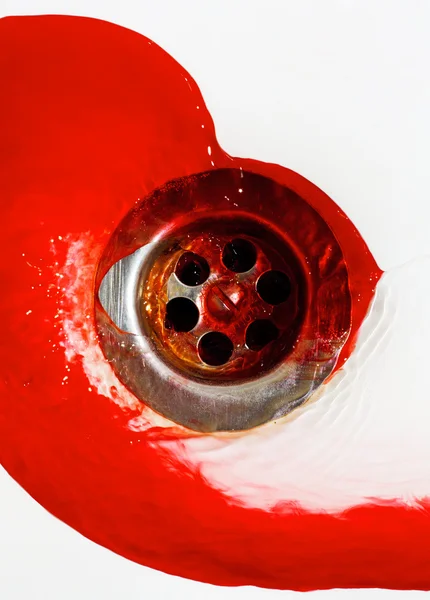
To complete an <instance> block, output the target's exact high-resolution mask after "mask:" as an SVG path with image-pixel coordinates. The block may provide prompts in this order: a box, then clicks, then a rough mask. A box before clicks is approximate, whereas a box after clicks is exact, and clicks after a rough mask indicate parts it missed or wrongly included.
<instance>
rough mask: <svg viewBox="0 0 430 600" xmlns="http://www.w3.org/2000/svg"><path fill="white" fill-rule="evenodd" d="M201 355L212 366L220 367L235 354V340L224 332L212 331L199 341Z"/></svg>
mask: <svg viewBox="0 0 430 600" xmlns="http://www.w3.org/2000/svg"><path fill="white" fill-rule="evenodd" d="M198 352H199V356H200V358H201V359H202V361H203V362H204V363H206V364H207V365H210V366H211V367H219V366H220V365H224V364H225V363H226V362H228V360H229V358H230V357H231V355H232V354H233V342H232V341H231V340H230V338H228V337H227V336H226V335H224V334H223V333H219V332H218V331H211V332H210V333H206V334H205V335H204V336H203V337H202V338H201V340H200V341H199V346H198Z"/></svg>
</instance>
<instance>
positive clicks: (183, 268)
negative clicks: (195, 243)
mask: <svg viewBox="0 0 430 600" xmlns="http://www.w3.org/2000/svg"><path fill="white" fill-rule="evenodd" d="M209 271H210V269H209V265H208V262H207V260H205V259H204V258H203V257H202V256H199V255H198V254H194V252H185V254H183V255H182V256H181V258H180V259H179V260H178V264H177V265H176V269H175V273H176V276H177V278H178V279H179V281H181V282H182V283H184V284H185V285H190V286H195V285H201V284H202V283H204V282H205V281H206V279H207V278H208V277H209Z"/></svg>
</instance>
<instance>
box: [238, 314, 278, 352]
mask: <svg viewBox="0 0 430 600" xmlns="http://www.w3.org/2000/svg"><path fill="white" fill-rule="evenodd" d="M278 335H279V330H278V328H277V327H276V325H274V324H273V323H272V321H269V320H268V319H258V320H257V321H254V322H253V323H251V325H250V326H249V327H248V329H247V330H246V345H247V347H248V348H249V349H250V350H261V349H262V348H264V346H267V344H270V342H273V340H276V338H277V337H278Z"/></svg>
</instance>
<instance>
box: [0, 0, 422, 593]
mask: <svg viewBox="0 0 430 600" xmlns="http://www.w3.org/2000/svg"><path fill="white" fill-rule="evenodd" d="M43 13H45V14H46V13H57V14H76V15H85V16H93V17H98V18H102V19H105V20H108V21H112V22H114V23H117V24H120V25H123V26H126V27H129V28H130V29H134V30H136V31H139V32H141V33H143V34H145V35H146V36H148V37H149V38H151V39H153V40H154V41H155V42H157V43H158V44H159V45H161V46H162V47H163V48H164V49H165V50H167V51H168V52H169V53H170V54H172V55H173V56H174V58H175V59H176V60H178V61H179V62H180V63H181V64H182V65H183V66H184V67H185V68H186V69H187V70H188V71H189V72H190V74H191V75H192V76H193V78H194V79H195V80H196V82H197V84H198V85H199V87H200V89H201V91H202V93H203V96H204V98H205V100H206V103H207V106H208V109H209V111H210V113H211V114H212V117H213V119H214V121H215V125H216V130H217V135H218V139H219V142H220V144H221V146H223V148H224V149H225V150H226V151H227V152H228V153H229V154H232V155H238V156H249V157H252V158H256V159H260V160H264V161H268V162H276V163H279V164H283V165H285V166H288V167H290V168H292V169H294V170H296V171H298V172H300V173H301V174H302V175H304V176H306V177H308V178H309V179H311V180H312V181H313V182H314V183H316V184H317V185H318V186H319V187H321V188H322V189H323V190H324V191H325V192H327V193H328V194H329V195H330V196H331V197H332V198H333V199H334V200H335V201H336V202H337V203H338V204H339V205H340V206H341V207H342V208H343V209H344V210H345V211H346V212H347V214H348V215H349V217H350V218H351V219H352V220H353V222H354V223H355V225H356V226H357V227H358V228H359V230H360V231H361V233H362V235H363V236H364V238H365V239H366V241H367V242H368V244H369V246H370V248H371V250H372V252H373V254H374V256H375V258H376V260H377V262H378V263H379V265H380V266H381V267H382V268H383V269H389V268H391V267H394V266H397V265H400V264H403V263H405V262H407V261H409V260H410V259H412V258H416V257H418V256H424V255H428V254H430V235H428V232H427V230H428V223H429V217H430V209H429V208H428V193H429V189H430V185H429V184H430V169H429V168H428V160H429V156H430V117H429V114H428V112H429V106H430V78H429V77H428V65H429V59H430V40H429V37H430V36H429V33H428V32H429V31H430V2H427V0H421V1H419V0H402V1H400V0H343V1H341V0H313V1H309V0H297V1H293V0H279V1H274V0H272V1H271V0H264V1H263V0H260V1H257V0H217V2H213V1H212V2H209V0H195V1H193V0H182V1H180V0H152V1H149V0H140V1H135V2H132V1H126V0H120V1H119V0H118V1H117V2H107V1H106V2H102V1H100V2H96V1H91V0H87V1H82V0H78V1H76V0H75V1H72V0H70V1H63V0H61V1H60V0H57V1H54V0H53V1H51V2H48V1H45V2H43V1H40V0H34V1H33V2H31V1H30V0H10V1H9V0H6V2H5V0H0V14H1V15H2V16H4V15H8V14H43ZM0 498H1V500H0V502H1V511H0V597H1V598H2V600H3V598H4V599H5V600H15V598H27V597H29V598H31V599H32V600H39V599H40V600H42V599H43V600H51V599H52V600H54V599H55V600H57V599H58V600H60V599H61V600H69V599H78V598H79V599H82V600H86V599H87V598H88V599H91V600H98V599H99V598H100V599H103V600H110V599H112V600H113V599H117V598H118V599H119V598H121V599H122V598H124V599H127V600H128V599H130V600H134V599H138V598H139V599H148V600H149V599H150V600H158V599H159V598H170V597H172V596H174V597H175V598H177V599H180V598H188V599H190V598H191V599H193V598H201V597H202V596H203V597H204V598H223V599H226V600H227V598H247V599H248V598H250V599H251V600H252V599H253V598H278V597H279V598H289V597H293V596H296V594H293V593H289V592H276V591H265V590H258V589H251V588H241V589H229V590H226V589H220V588H215V587H212V586H207V585H203V584H198V583H194V582H189V581H185V580H180V579H178V578H173V577H169V576H167V575H164V574H161V573H157V572H154V571H150V570H149V569H145V568H143V567H140V566H138V565H134V564H132V563H130V562H128V561H126V560H124V559H122V558H119V557H117V556H115V555H114V554H112V553H110V552H109V551H107V550H105V549H103V548H99V547H98V546H96V545H95V544H93V543H91V542H89V541H87V540H85V539H84V538H82V537H81V536H80V535H79V534H78V533H76V532H74V531H72V530H71V529H69V528H68V527H67V526H66V525H63V524H62V523H60V522H58V521H57V520H55V519H53V518H52V517H51V516H50V515H48V514H47V513H46V512H45V511H44V510H43V509H42V508H41V507H40V506H38V505H37V504H36V503H35V502H34V501H32V500H31V499H30V498H29V497H28V496H27V495H26V494H25V492H23V491H22V490H21V489H20V488H19V486H17V484H15V483H14V482H13V481H12V480H11V479H10V478H9V477H8V476H7V475H6V474H5V473H4V472H1V473H0ZM374 594H375V595H377V596H379V597H381V598H385V597H390V598H391V597H394V596H403V597H405V596H407V597H410V596H413V595H415V594H414V593H412V592H404V593H402V592H385V591H380V592H372V596H373V595H374ZM312 595H316V596H317V598H335V597H338V598H349V597H355V598H365V597H366V598H368V597H369V591H366V590H364V591H352V590H345V591H337V592H336V591H329V592H316V593H315V594H312Z"/></svg>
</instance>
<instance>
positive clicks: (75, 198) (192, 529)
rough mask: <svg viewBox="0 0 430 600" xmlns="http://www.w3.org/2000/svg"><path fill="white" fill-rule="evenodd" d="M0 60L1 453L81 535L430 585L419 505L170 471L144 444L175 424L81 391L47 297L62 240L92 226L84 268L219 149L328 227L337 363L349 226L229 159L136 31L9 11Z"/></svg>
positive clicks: (314, 582) (361, 274) (180, 560)
mask: <svg viewBox="0 0 430 600" xmlns="http://www.w3.org/2000/svg"><path fill="white" fill-rule="evenodd" d="M0 57H1V58H0V76H1V82H2V89H3V94H2V99H1V106H0V108H1V111H0V119H1V124H0V131H1V150H0V152H1V155H0V164H1V171H0V192H1V202H2V214H1V220H0V232H1V235H0V244H1V257H2V262H1V266H0V272H1V273H0V278H1V282H2V293H1V296H0V306H1V311H2V334H3V336H2V344H1V349H0V352H1V365H2V376H1V382H0V390H1V392H0V399H1V400H0V402H1V404H0V453H1V454H0V458H1V464H2V465H3V466H4V467H5V468H6V469H7V471H8V472H9V473H10V474H11V475H12V476H13V477H14V478H15V479H16V480H17V481H18V482H19V483H20V484H21V485H22V486H23V487H24V488H25V489H26V490H27V491H28V492H29V493H30V494H31V495H32V496H33V497H34V498H35V499H36V500H37V501H38V502H40V503H41V504H42V505H43V506H45V507H46V508H47V509H48V510H49V511H50V512H52V513H53V514H54V515H55V516H57V517H58V518H60V519H62V520H63V521H65V522H66V523H68V524H69V525H71V526H72V527H74V528H76V529H77V530H78V531H80V532H81V533H82V534H84V535H86V536H87V537H89V538H90V539H92V540H94V541H96V542H98V543H100V544H102V545H104V546H106V547H108V548H110V549H112V550H114V551H115V552H118V553H119V554H122V555H124V556H126V557H127V558H130V559H132V560H135V561H137V562H140V563H142V564H145V565H148V566H150V567H153V568H156V569H160V570H163V571H166V572H169V573H175V574H178V575H182V576H184V577H189V578H193V579H199V580H202V581H208V582H212V583H216V584H222V585H239V584H247V585H251V584H252V585H260V586H264V587H275V588H292V589H302V590H305V589H315V588H327V587H333V586H334V587H365V586H371V587H393V588H422V589H427V588H429V587H430V573H429V568H428V565H429V564H430V544H429V543H428V541H427V540H428V539H430V537H429V536H430V519H429V512H428V506H427V505H426V506H423V509H422V510H420V511H419V510H413V509H409V508H405V507H402V506H400V505H399V506H398V505H396V503H395V502H393V503H392V505H391V506H389V505H387V504H385V505H384V506H375V505H372V504H368V505H366V506H363V507H356V508H354V509H353V510H351V511H349V512H347V513H343V514H342V515H341V517H342V518H339V517H337V516H327V515H324V514H317V515H315V514H308V513H306V512H305V511H302V510H298V509H297V507H294V510H293V511H291V512H290V511H289V510H288V509H289V504H288V498H286V499H285V506H282V507H281V506H278V507H277V509H276V510H273V511H272V512H271V513H266V512H264V511H262V510H256V509H255V510H253V509H246V508H243V507H241V506H235V505H233V504H232V502H231V500H227V499H226V498H225V497H224V496H223V495H222V494H221V493H219V492H218V491H216V490H214V489H212V488H211V487H209V485H208V484H207V483H206V482H205V481H204V480H203V478H202V477H201V476H200V474H199V472H198V470H197V469H196V470H195V471H192V467H191V466H190V467H188V468H186V467H185V466H183V465H182V464H179V463H178V465H177V470H172V469H171V468H170V465H169V468H167V466H166V462H165V460H164V458H165V457H164V454H163V451H161V450H159V449H157V446H156V444H155V442H156V440H157V437H158V436H160V437H161V436H166V435H169V433H168V432H166V430H162V431H160V430H159V429H157V428H154V429H153V430H150V431H148V432H146V433H145V432H139V433H138V434H137V433H135V432H133V431H131V430H130V429H129V428H128V427H127V423H128V421H129V419H130V416H131V414H132V410H131V409H130V411H128V412H125V411H123V410H121V409H120V408H119V407H118V406H117V405H116V404H114V403H112V402H110V401H109V400H108V399H107V398H106V397H104V396H100V395H98V394H97V393H95V391H89V383H88V379H87V377H86V375H85V373H84V372H83V368H82V363H81V362H80V361H79V360H75V361H74V362H72V363H70V364H69V365H67V369H66V366H65V365H66V362H65V355H64V348H62V347H61V345H60V344H61V342H62V339H63V337H62V336H63V334H62V333H61V327H60V326H59V323H60V321H61V318H60V319H58V318H55V317H56V311H57V309H58V306H59V305H61V306H63V307H65V310H66V309H67V305H68V303H70V302H72V301H73V300H76V301H79V297H77V298H68V297H65V298H63V297H62V288H61V284H60V285H59V278H58V275H56V269H57V268H59V269H60V270H61V266H62V265H63V263H64V260H65V257H66V253H67V250H68V240H69V239H76V238H78V237H79V236H80V235H81V234H82V233H83V232H90V233H91V235H92V239H93V245H92V246H91V247H88V248H87V249H86V250H87V253H88V269H90V271H91V270H92V272H94V274H95V270H96V267H97V261H98V258H99V256H100V254H101V252H102V250H103V248H104V246H105V244H106V243H107V240H108V238H109V234H110V233H111V232H112V231H113V229H114V228H115V227H116V226H117V224H118V222H119V220H120V219H121V218H122V217H123V216H124V214H125V213H126V212H127V211H128V210H129V209H130V207H131V205H132V203H133V202H134V201H135V200H137V199H138V198H142V197H144V196H145V195H146V194H148V193H149V192H151V191H152V190H153V189H154V188H155V187H158V186H160V185H162V184H163V183H164V182H166V181H169V180H171V179H173V178H177V177H182V176H185V175H189V174H192V173H196V172H200V171H204V170H207V169H210V168H211V166H212V165H211V161H213V162H214V164H215V166H216V167H217V168H220V167H239V166H242V167H243V168H244V169H247V170H251V171H254V172H257V173H260V174H263V175H265V176H268V177H271V178H273V179H275V180H276V181H278V182H279V183H281V184H284V185H287V186H289V187H291V188H292V189H294V190H295V191H296V192H297V193H298V194H299V195H301V196H302V197H304V198H305V199H306V200H307V201H308V202H309V203H310V204H311V205H312V206H313V207H314V208H315V209H316V210H317V211H318V212H319V213H320V215H321V216H322V217H323V218H324V219H325V220H326V222H327V223H328V224H329V225H330V227H331V228H332V230H333V232H334V233H335V235H336V237H337V239H338V240H339V243H340V245H341V247H342V249H343V252H344V256H345V260H346V263H347V266H348V269H349V276H350V284H351V292H352V300H353V331H352V335H351V337H350V341H349V343H348V344H347V347H346V348H344V350H343V353H342V357H341V359H340V361H339V364H342V362H343V359H344V358H346V357H347V356H348V355H349V353H350V352H351V351H352V348H353V343H354V339H355V335H356V333H357V331H358V328H359V326H360V324H361V322H362V320H363V317H364V315H365V313H366V311H367V309H368V306H369V302H370V300H371V298H372V295H373V290H374V286H375V285H376V283H377V280H378V278H379V277H380V275H381V271H380V269H378V267H377V265H376V264H375V262H374V260H373V258H372V256H371V255H370V253H369V251H368V249H367V246H366V244H365V243H364V241H363V240H362V238H361V237H360V235H359V234H358V232H357V231H356V230H355V228H354V226H353V225H352V224H351V222H350V221H349V220H348V219H347V218H346V216H345V215H344V214H343V213H342V211H340V210H339V208H338V207H337V206H336V205H335V204H334V203H333V202H332V201H331V200H330V198H328V197H327V196H326V195H325V194H324V193H323V192H321V191H320V190H319V189H318V188H316V187H315V186H314V185H313V184H311V183H310V182H308V181H306V180H305V179H303V178H302V177H301V176H300V175H297V174H296V173H293V172H291V171H289V170H287V169H284V168H282V167H278V166H275V165H267V164H263V163H259V162H257V161H254V160H243V159H231V158H230V157H229V156H227V155H226V154H225V153H224V152H223V151H222V149H221V148H220V147H219V146H218V144H217V142H216V139H215V134H214V128H213V123H212V120H211V117H210V115H209V114H208V112H207V110H206V108H205V105H204V102H203V99H202V97H201V95H200V92H199V90H198V88H197V86H196V84H195V83H194V81H193V80H192V79H191V77H190V76H189V75H188V74H187V73H186V72H185V71H184V70H183V69H182V68H181V67H180V66H179V65H178V64H177V63H176V62H175V61H174V60H173V59H172V58H171V57H169V56H168V55H167V54H166V53H165V52H164V51H163V50H161V49H160V48H159V47H157V46H156V45H155V44H153V43H151V42H150V41H149V40H147V39H146V38H144V37H142V36H140V35H137V34H135V33H133V32H131V31H128V30H125V29H121V28H119V27H116V26H113V25H110V24H106V23H103V22H97V21H93V20H89V19H80V18H68V17H36V18H34V17H29V18H7V19H3V20H2V21H1V23H0ZM197 106H198V107H199V108H197ZM202 125H204V128H203V127H202ZM208 146H210V147H211V150H212V152H211V156H209V155H208V152H207V148H208ZM59 236H61V237H62V238H63V239H62V240H61V239H59ZM66 236H68V237H67V239H66ZM51 239H52V240H55V242H54V243H52V242H51V241H50V240H51ZM52 247H54V249H55V252H56V253H55V254H53V253H52ZM56 263H58V265H57V264H56ZM60 274H61V273H60ZM359 295H361V296H360V298H361V301H360V302H358V299H359ZM29 311H31V312H29ZM27 313H28V314H27ZM89 316H91V315H89ZM64 377H68V379H67V380H66V381H67V385H65V381H64ZM170 435H171V436H173V437H174V436H176V435H177V434H176V433H175V429H172V430H171V431H170ZM138 440H140V441H138ZM149 440H151V443H152V444H153V445H151V446H150V445H149V443H148V442H149ZM169 460H170V461H171V457H169Z"/></svg>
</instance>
